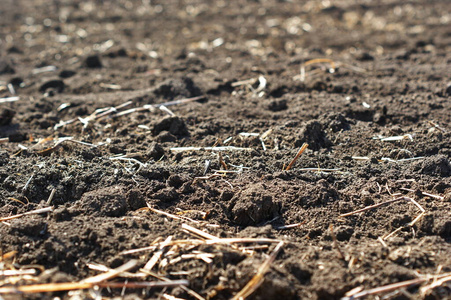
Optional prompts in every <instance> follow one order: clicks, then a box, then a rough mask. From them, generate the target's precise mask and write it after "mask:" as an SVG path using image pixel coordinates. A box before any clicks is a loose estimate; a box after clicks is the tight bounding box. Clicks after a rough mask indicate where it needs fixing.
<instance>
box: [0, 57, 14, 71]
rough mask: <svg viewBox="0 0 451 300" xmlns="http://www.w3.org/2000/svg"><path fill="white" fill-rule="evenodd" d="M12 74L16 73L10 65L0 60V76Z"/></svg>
mask: <svg viewBox="0 0 451 300" xmlns="http://www.w3.org/2000/svg"><path fill="white" fill-rule="evenodd" d="M14 73H16V71H15V70H14V68H13V67H12V66H11V63H10V62H8V61H7V60H5V59H0V75H3V74H14Z"/></svg>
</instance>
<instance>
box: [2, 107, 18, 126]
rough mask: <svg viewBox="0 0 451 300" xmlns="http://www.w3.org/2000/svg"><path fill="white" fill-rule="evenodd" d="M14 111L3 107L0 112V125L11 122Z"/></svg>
mask: <svg viewBox="0 0 451 300" xmlns="http://www.w3.org/2000/svg"><path fill="white" fill-rule="evenodd" d="M15 114H16V112H15V111H14V110H11V109H8V108H4V109H2V111H1V113H0V126H5V125H9V124H11V121H12V120H13V118H14V115H15Z"/></svg>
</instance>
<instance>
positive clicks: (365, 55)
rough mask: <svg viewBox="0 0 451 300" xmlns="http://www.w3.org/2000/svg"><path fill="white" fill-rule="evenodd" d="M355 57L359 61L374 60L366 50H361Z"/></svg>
mask: <svg viewBox="0 0 451 300" xmlns="http://www.w3.org/2000/svg"><path fill="white" fill-rule="evenodd" d="M356 59H357V60H359V61H370V60H374V56H372V55H371V54H369V53H368V52H362V53H360V54H359V55H357V57H356Z"/></svg>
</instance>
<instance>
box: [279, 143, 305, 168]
mask: <svg viewBox="0 0 451 300" xmlns="http://www.w3.org/2000/svg"><path fill="white" fill-rule="evenodd" d="M307 147H308V144H307V143H304V144H302V146H301V148H299V151H298V153H297V154H296V156H295V157H294V158H293V160H292V161H291V162H290V163H289V164H288V166H287V167H286V169H285V171H288V170H290V169H291V167H293V165H294V163H295V162H296V161H297V160H298V158H299V157H300V156H301V155H302V153H304V151H305V149H307Z"/></svg>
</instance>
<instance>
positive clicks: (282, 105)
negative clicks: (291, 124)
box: [268, 99, 288, 112]
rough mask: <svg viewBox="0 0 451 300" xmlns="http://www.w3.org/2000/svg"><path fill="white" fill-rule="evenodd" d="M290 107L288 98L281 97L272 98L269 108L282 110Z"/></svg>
mask: <svg viewBox="0 0 451 300" xmlns="http://www.w3.org/2000/svg"><path fill="white" fill-rule="evenodd" d="M287 108H288V105H287V100H286V99H280V100H272V101H271V102H269V104H268V109H269V110H270V111H274V112H276V111H282V110H285V109H287Z"/></svg>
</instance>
